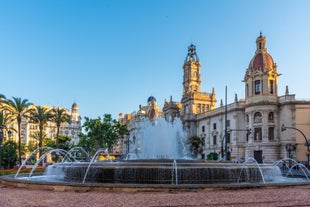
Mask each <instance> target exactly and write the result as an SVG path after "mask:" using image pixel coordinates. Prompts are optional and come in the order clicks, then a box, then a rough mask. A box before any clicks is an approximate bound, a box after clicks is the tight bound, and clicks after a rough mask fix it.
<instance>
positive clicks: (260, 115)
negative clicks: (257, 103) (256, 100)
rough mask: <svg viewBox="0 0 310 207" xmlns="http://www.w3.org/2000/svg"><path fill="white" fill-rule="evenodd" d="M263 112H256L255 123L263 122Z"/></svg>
mask: <svg viewBox="0 0 310 207" xmlns="http://www.w3.org/2000/svg"><path fill="white" fill-rule="evenodd" d="M262 119H263V117H262V114H261V113H260V112H256V113H255V114H254V123H262Z"/></svg>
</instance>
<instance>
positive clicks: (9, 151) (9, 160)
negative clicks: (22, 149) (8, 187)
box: [2, 141, 17, 169]
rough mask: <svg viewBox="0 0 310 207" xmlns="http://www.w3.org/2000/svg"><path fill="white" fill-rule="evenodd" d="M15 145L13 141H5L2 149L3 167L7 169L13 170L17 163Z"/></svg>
mask: <svg viewBox="0 0 310 207" xmlns="http://www.w3.org/2000/svg"><path fill="white" fill-rule="evenodd" d="M16 151H17V144H16V143H15V142H13V141H6V142H5V143H4V144H3V147H2V157H3V166H4V167H5V168H7V169H10V168H13V167H14V166H15V163H16V161H17V154H16Z"/></svg>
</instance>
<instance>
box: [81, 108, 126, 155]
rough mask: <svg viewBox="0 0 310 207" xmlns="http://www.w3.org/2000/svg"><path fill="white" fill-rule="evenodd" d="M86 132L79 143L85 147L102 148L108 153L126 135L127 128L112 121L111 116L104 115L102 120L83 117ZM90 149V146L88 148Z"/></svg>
mask: <svg viewBox="0 0 310 207" xmlns="http://www.w3.org/2000/svg"><path fill="white" fill-rule="evenodd" d="M83 127H85V131H86V137H83V136H82V140H81V142H83V143H84V144H87V145H93V146H92V148H95V149H96V148H104V149H107V150H108V151H109V152H111V151H112V149H113V146H115V144H116V143H117V142H118V140H119V139H120V138H121V137H122V136H123V135H124V134H126V133H127V131H128V130H127V127H126V126H125V125H122V124H120V123H119V122H118V121H116V120H114V119H112V116H111V114H104V115H103V119H101V118H100V117H98V118H97V119H90V118H88V117H85V122H84V124H83ZM88 147H90V146H88Z"/></svg>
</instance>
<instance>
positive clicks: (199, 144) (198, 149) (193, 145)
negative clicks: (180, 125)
mask: <svg viewBox="0 0 310 207" xmlns="http://www.w3.org/2000/svg"><path fill="white" fill-rule="evenodd" d="M188 142H189V144H190V151H191V154H192V155H193V157H197V156H198V154H202V153H203V146H204V142H203V140H202V139H201V138H200V137H198V136H192V137H190V138H189V139H188Z"/></svg>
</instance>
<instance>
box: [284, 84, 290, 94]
mask: <svg viewBox="0 0 310 207" xmlns="http://www.w3.org/2000/svg"><path fill="white" fill-rule="evenodd" d="M285 95H286V96H288V95H290V92H289V91H288V86H286V87H285Z"/></svg>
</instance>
